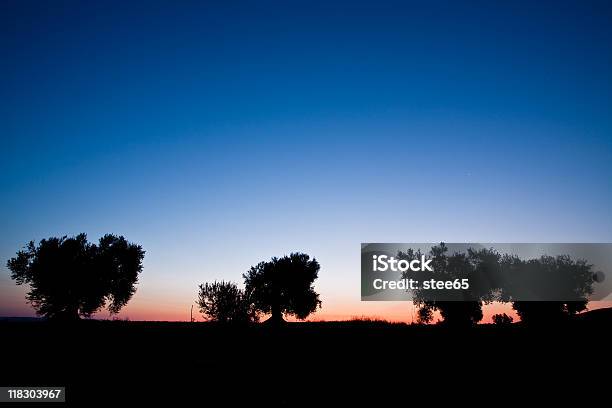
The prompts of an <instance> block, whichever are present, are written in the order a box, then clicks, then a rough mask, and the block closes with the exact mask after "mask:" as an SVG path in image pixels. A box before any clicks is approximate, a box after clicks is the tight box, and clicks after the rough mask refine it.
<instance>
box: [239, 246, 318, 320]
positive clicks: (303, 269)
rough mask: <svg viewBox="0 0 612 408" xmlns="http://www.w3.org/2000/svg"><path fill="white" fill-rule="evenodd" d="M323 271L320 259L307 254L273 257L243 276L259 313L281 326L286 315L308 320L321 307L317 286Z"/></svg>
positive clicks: (247, 290)
mask: <svg viewBox="0 0 612 408" xmlns="http://www.w3.org/2000/svg"><path fill="white" fill-rule="evenodd" d="M319 269H320V266H319V263H318V262H317V260H316V259H314V258H313V259H310V256H308V255H306V254H303V253H292V254H290V255H289V256H283V257H282V258H272V259H271V260H270V261H269V262H260V263H259V264H257V265H256V266H252V267H251V269H250V270H249V271H248V272H247V273H246V274H244V275H243V277H244V281H245V285H246V292H247V293H248V294H249V296H250V298H251V299H252V300H253V302H254V305H255V308H256V309H257V310H258V311H259V312H261V313H264V314H271V315H272V316H271V318H270V321H271V322H272V323H273V324H276V325H279V324H281V323H282V322H283V314H289V315H294V316H295V317H297V318H298V319H305V318H306V317H308V315H310V314H311V313H313V312H314V311H316V309H317V308H319V307H321V301H320V300H319V294H318V293H317V292H315V290H314V287H313V283H314V281H315V280H316V279H317V277H318V274H319Z"/></svg>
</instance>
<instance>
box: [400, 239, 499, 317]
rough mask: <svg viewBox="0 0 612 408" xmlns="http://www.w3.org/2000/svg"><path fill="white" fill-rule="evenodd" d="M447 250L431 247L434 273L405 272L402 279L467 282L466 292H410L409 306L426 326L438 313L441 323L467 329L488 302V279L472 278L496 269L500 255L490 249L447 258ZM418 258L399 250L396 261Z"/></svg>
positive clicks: (489, 296) (489, 294) (416, 253)
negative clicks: (412, 305) (435, 313)
mask: <svg viewBox="0 0 612 408" xmlns="http://www.w3.org/2000/svg"><path fill="white" fill-rule="evenodd" d="M447 251H448V247H447V246H446V245H445V244H444V243H441V244H440V245H436V246H433V247H432V248H431V250H430V252H429V256H428V258H429V259H431V260H432V262H431V266H432V268H433V270H434V272H428V271H417V272H414V271H407V272H405V273H403V276H402V277H403V278H414V279H416V280H417V281H419V282H423V281H424V280H429V279H432V278H434V279H436V280H455V279H458V280H459V281H461V280H462V279H469V280H470V283H471V286H470V288H469V289H468V290H463V291H458V290H454V289H448V290H447V289H442V290H440V289H431V290H428V289H422V288H421V289H417V290H414V291H413V303H414V304H415V306H417V307H418V308H419V311H418V321H419V322H420V323H429V322H431V320H432V319H433V312H434V311H436V310H437V311H438V312H439V313H440V316H441V317H442V319H443V323H444V324H445V325H449V326H456V327H468V326H472V325H474V324H476V323H478V322H479V321H480V320H482V317H483V314H482V305H483V303H489V302H491V301H492V300H493V299H494V297H493V295H492V291H491V286H490V283H489V280H488V279H475V277H477V276H478V275H483V276H485V275H486V276H488V275H490V274H491V273H490V272H491V268H496V267H497V265H498V260H499V257H500V255H499V254H498V253H497V252H495V251H494V250H492V249H481V250H478V251H475V250H472V249H471V248H470V249H468V251H467V253H454V254H452V255H450V256H449V255H447ZM420 257H421V252H420V251H414V250H412V249H409V250H407V251H406V252H402V251H400V252H399V253H398V259H405V260H412V259H418V258H420Z"/></svg>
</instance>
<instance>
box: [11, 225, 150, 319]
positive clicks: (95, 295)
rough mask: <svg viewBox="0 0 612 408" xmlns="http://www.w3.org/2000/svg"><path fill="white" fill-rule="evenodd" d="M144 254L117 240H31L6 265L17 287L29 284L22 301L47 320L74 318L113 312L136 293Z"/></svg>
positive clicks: (115, 237)
mask: <svg viewBox="0 0 612 408" xmlns="http://www.w3.org/2000/svg"><path fill="white" fill-rule="evenodd" d="M144 254H145V251H144V250H143V249H142V247H141V246H140V245H136V244H133V243H130V242H128V241H127V240H126V239H125V238H124V237H122V236H119V237H117V236H115V235H111V234H107V235H105V236H103V237H102V238H100V240H99V242H98V244H97V245H96V244H92V243H89V242H88V241H87V236H86V235H85V234H79V235H77V236H75V237H70V238H68V237H66V236H64V237H61V238H56V237H53V238H48V239H43V240H42V241H40V243H39V244H38V246H36V245H35V244H34V242H33V241H31V242H30V243H29V244H28V245H27V246H26V247H25V248H24V249H23V250H20V251H19V252H17V256H16V257H14V258H12V259H10V260H9V261H8V262H7V267H8V268H9V270H10V271H11V278H12V279H14V280H15V282H16V283H17V284H18V285H23V284H29V285H30V291H29V292H28V294H27V300H28V302H29V303H30V304H31V305H32V306H33V307H34V309H35V310H36V313H37V314H38V315H41V316H45V317H47V318H50V319H63V320H78V319H79V318H80V317H90V316H91V315H92V314H94V313H96V312H97V311H98V310H100V309H101V308H103V307H104V306H106V305H108V310H109V311H110V312H111V313H113V314H114V313H118V312H119V310H121V308H122V307H123V306H125V305H126V304H127V302H128V301H129V300H130V299H131V298H132V296H133V295H134V293H135V291H136V286H135V285H136V283H137V282H138V275H139V274H140V272H141V271H142V260H143V258H144Z"/></svg>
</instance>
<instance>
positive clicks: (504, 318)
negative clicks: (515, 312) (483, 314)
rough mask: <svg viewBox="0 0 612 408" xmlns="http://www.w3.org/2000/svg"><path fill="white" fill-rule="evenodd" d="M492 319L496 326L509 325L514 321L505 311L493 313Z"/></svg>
mask: <svg viewBox="0 0 612 408" xmlns="http://www.w3.org/2000/svg"><path fill="white" fill-rule="evenodd" d="M492 319H493V324H495V325H496V326H509V325H511V324H512V322H513V321H514V319H513V318H512V316H508V315H507V314H505V313H498V314H494V315H493V317H492Z"/></svg>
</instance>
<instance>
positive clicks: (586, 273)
mask: <svg viewBox="0 0 612 408" xmlns="http://www.w3.org/2000/svg"><path fill="white" fill-rule="evenodd" d="M501 267H502V268H507V269H508V271H507V272H506V273H507V274H508V275H509V276H512V278H513V282H512V284H511V285H508V287H507V288H504V290H502V293H503V295H502V298H503V300H507V301H512V308H513V309H514V310H515V311H516V313H517V314H518V315H519V316H520V318H521V321H522V322H523V323H524V324H526V325H546V324H555V323H559V322H563V321H564V320H567V318H568V317H570V316H573V315H575V314H576V313H579V312H581V311H583V310H586V308H587V304H588V296H589V295H590V294H592V293H593V282H594V274H593V265H591V264H589V263H587V261H586V260H583V259H578V260H574V259H572V258H571V257H570V256H569V255H559V256H554V257H553V256H546V255H545V256H542V257H540V258H537V259H530V260H527V261H524V260H521V259H519V258H518V257H516V256H504V257H503V258H502V260H501ZM525 282H528V285H529V288H530V290H532V292H533V294H534V296H535V297H541V298H544V299H547V298H550V297H551V296H550V294H551V293H554V295H556V296H558V297H560V298H562V299H568V300H564V301H517V300H514V296H513V290H512V288H513V287H515V286H516V287H521V286H526V285H527V284H526V283H525Z"/></svg>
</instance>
